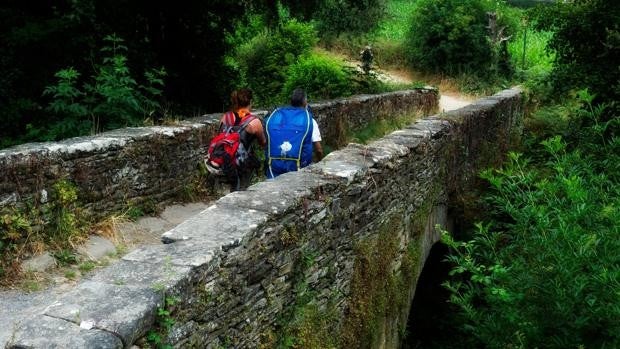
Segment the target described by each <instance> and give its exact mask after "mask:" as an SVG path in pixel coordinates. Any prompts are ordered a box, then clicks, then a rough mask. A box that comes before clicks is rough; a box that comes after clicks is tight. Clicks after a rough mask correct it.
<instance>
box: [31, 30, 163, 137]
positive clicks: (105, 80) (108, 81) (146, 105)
mask: <svg viewBox="0 0 620 349" xmlns="http://www.w3.org/2000/svg"><path fill="white" fill-rule="evenodd" d="M104 40H105V41H106V42H107V43H108V46H104V47H103V48H102V49H101V51H102V52H103V53H104V54H105V55H106V56H104V57H103V60H102V63H101V64H100V65H97V66H95V75H93V76H92V82H86V83H85V84H84V88H83V91H80V90H79V89H78V88H77V87H76V86H75V85H76V83H77V80H78V77H79V76H80V74H79V73H78V72H77V71H76V70H75V69H73V68H68V69H63V70H60V71H59V72H58V73H56V77H57V78H58V83H57V84H56V85H55V86H48V87H47V88H46V89H45V91H44V93H43V94H44V95H49V96H51V97H52V98H53V99H52V101H51V102H50V104H49V106H48V107H47V110H48V111H49V112H51V113H54V114H56V115H57V116H58V117H59V119H60V121H59V122H57V123H56V124H52V125H51V127H50V129H49V131H48V133H47V137H50V138H51V139H59V138H63V137H70V136H79V135H83V134H85V133H86V131H87V130H88V129H90V130H91V132H92V133H95V132H99V131H100V130H104V129H113V128H118V127H123V126H135V125H139V124H140V123H141V122H142V120H143V119H144V118H145V117H147V116H148V115H150V114H151V113H153V112H154V111H155V109H157V108H158V107H159V103H158V102H157V101H156V98H158V97H159V96H160V95H161V92H162V90H161V88H162V87H163V77H164V76H165V75H166V72H165V70H164V69H163V68H162V69H159V70H147V71H146V72H145V85H139V84H138V83H137V82H136V80H135V79H134V78H133V77H132V76H131V74H130V71H129V67H128V62H127V57H126V56H125V53H126V52H127V47H126V46H124V45H123V39H121V38H119V37H117V36H116V35H108V36H106V37H105V38H104Z"/></svg>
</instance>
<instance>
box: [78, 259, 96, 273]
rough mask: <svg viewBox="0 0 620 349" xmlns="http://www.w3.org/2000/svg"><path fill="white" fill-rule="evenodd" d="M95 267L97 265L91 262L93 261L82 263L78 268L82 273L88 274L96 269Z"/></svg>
mask: <svg viewBox="0 0 620 349" xmlns="http://www.w3.org/2000/svg"><path fill="white" fill-rule="evenodd" d="M95 266H96V265H95V263H94V262H91V261H86V262H83V263H81V264H80V265H79V266H78V269H79V270H80V271H81V272H82V273H88V272H89V271H91V270H93V269H95Z"/></svg>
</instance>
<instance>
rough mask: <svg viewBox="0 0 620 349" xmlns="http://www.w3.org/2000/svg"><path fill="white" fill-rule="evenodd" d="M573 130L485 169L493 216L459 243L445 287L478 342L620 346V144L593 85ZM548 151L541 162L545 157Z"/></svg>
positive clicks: (523, 345) (577, 112) (522, 345)
mask: <svg viewBox="0 0 620 349" xmlns="http://www.w3.org/2000/svg"><path fill="white" fill-rule="evenodd" d="M578 98H579V101H580V103H581V104H582V107H581V108H580V109H578V110H573V111H572V113H571V118H573V119H586V120H587V122H586V123H585V126H583V127H581V128H579V129H577V131H576V132H574V133H573V134H569V138H567V139H571V140H572V141H571V143H570V144H567V143H566V142H565V141H564V139H563V138H562V137H560V136H554V137H551V138H548V139H546V140H544V141H542V142H541V143H540V144H541V145H542V149H540V150H538V149H536V150H535V151H534V152H532V155H536V156H537V158H538V159H539V160H538V161H537V162H536V163H533V162H531V160H530V159H529V158H527V157H524V156H523V155H521V154H516V153H511V154H510V156H509V162H508V164H507V165H506V166H505V167H504V168H502V169H500V170H487V171H484V172H483V173H482V177H483V178H484V179H486V180H487V181H488V182H489V183H490V185H491V187H492V189H493V192H492V193H490V194H489V195H488V197H487V201H488V202H489V205H490V206H491V211H492V213H493V217H494V221H492V222H491V224H478V225H477V230H476V231H475V232H474V234H473V238H472V239H471V240H469V241H466V242H455V241H453V240H452V239H451V238H450V237H449V236H446V235H444V240H445V241H446V242H447V243H448V244H450V245H451V246H452V248H453V249H454V250H453V251H454V252H453V254H452V255H451V256H450V257H449V259H450V260H451V261H452V262H453V263H455V265H456V267H455V268H454V270H453V271H452V274H453V275H454V278H453V279H452V280H451V281H449V282H448V283H447V284H446V286H447V287H448V288H449V289H450V290H451V291H452V297H451V301H452V302H453V303H454V304H456V305H458V306H459V307H460V309H461V314H460V315H461V316H462V318H463V320H464V325H463V326H464V328H465V329H466V330H467V331H468V332H469V333H470V334H471V335H472V336H473V337H472V338H475V342H474V343H472V344H471V346H473V347H477V346H484V347H489V348H506V347H512V348H532V347H543V348H568V347H573V348H575V347H586V348H612V347H617V346H618V345H620V325H619V323H618V321H617V319H618V318H620V297H619V295H620V267H619V266H620V240H618V233H619V231H618V227H620V209H619V208H620V189H619V188H620V186H619V185H618V184H620V183H619V182H620V165H619V164H620V142H619V141H618V138H617V137H616V136H614V135H615V134H616V132H617V131H618V128H619V127H618V126H619V123H618V122H617V121H611V120H609V121H603V120H602V119H601V116H602V115H604V114H605V108H606V106H605V105H603V106H594V105H593V104H592V101H593V99H594V97H593V96H592V95H590V94H588V93H587V91H583V92H580V93H579V95H578ZM541 159H542V161H541Z"/></svg>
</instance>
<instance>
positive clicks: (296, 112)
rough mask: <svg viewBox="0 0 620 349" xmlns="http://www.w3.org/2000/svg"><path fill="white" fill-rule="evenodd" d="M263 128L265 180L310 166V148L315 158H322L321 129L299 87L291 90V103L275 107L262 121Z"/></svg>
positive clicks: (311, 154)
mask: <svg viewBox="0 0 620 349" xmlns="http://www.w3.org/2000/svg"><path fill="white" fill-rule="evenodd" d="M265 130H266V134H267V148H266V154H265V172H266V175H267V178H268V179H273V178H275V177H277V176H279V175H281V174H283V173H286V172H291V171H297V170H299V169H300V168H303V167H306V166H308V165H310V164H311V163H312V156H313V149H314V152H315V153H316V158H317V160H321V159H322V158H323V148H322V147H321V132H320V130H319V126H318V124H317V122H316V120H314V116H313V115H312V112H311V111H310V109H309V108H308V96H307V95H306V92H305V91H304V90H303V89H301V88H297V89H295V90H294V91H293V94H292V95H291V105H290V106H286V107H280V108H277V109H276V110H274V111H273V112H272V113H271V115H270V116H269V117H268V118H267V120H266V121H265Z"/></svg>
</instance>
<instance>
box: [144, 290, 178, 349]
mask: <svg viewBox="0 0 620 349" xmlns="http://www.w3.org/2000/svg"><path fill="white" fill-rule="evenodd" d="M179 301H180V299H179V298H177V297H173V296H165V297H164V304H163V305H162V306H160V307H159V308H157V320H156V323H155V327H156V329H155V330H150V331H149V332H148V333H147V335H146V339H147V340H148V341H149V342H150V343H151V344H153V345H154V346H155V348H158V349H171V348H172V345H170V344H168V343H167V342H166V336H167V335H168V333H170V330H171V329H172V326H174V324H175V323H176V320H175V319H174V317H173V316H172V310H171V309H172V308H173V307H174V306H175V305H176V304H177V303H179Z"/></svg>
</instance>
